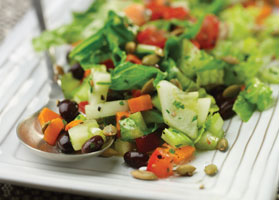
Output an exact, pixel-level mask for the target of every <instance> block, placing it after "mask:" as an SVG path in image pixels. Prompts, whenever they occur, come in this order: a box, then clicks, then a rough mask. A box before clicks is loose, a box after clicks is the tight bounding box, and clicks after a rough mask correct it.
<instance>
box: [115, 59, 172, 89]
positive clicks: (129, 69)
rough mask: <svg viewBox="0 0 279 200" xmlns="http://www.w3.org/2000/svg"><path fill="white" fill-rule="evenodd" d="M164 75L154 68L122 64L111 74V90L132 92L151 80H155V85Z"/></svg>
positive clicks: (128, 63)
mask: <svg viewBox="0 0 279 200" xmlns="http://www.w3.org/2000/svg"><path fill="white" fill-rule="evenodd" d="M165 77H166V74H165V73H163V72H162V71H160V70H159V69H157V68H155V67H150V66H145V65H138V64H133V63H130V62H126V63H122V64H120V65H119V66H117V67H116V68H115V69H114V70H113V71H112V73H111V87H110V89H112V90H132V89H140V88H142V86H143V85H144V84H145V83H146V82H147V81H148V80H150V79H151V78H155V81H154V82H155V83H156V82H159V81H160V80H163V79H164V78H165Z"/></svg>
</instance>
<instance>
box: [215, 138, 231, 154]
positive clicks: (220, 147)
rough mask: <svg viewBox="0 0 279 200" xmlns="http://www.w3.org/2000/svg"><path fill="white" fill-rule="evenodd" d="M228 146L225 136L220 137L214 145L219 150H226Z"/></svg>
mask: <svg viewBox="0 0 279 200" xmlns="http://www.w3.org/2000/svg"><path fill="white" fill-rule="evenodd" d="M228 147H229V143H228V140H227V139H226V138H222V139H220V140H219V142H218V144H217V146H216V148H217V149H218V150H219V151H223V152H225V151H227V149H228Z"/></svg>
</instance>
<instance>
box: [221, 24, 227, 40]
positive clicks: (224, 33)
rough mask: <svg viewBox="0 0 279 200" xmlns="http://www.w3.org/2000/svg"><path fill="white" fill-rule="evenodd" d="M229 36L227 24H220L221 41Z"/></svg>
mask: <svg viewBox="0 0 279 200" xmlns="http://www.w3.org/2000/svg"><path fill="white" fill-rule="evenodd" d="M228 36H229V25H228V24H227V23H224V22H222V23H220V33H219V39H220V40H225V39H227V38H228Z"/></svg>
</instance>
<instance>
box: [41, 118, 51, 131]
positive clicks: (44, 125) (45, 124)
mask: <svg viewBox="0 0 279 200" xmlns="http://www.w3.org/2000/svg"><path fill="white" fill-rule="evenodd" d="M50 123H51V122H50V121H48V122H46V123H44V124H43V126H42V132H43V134H44V133H45V131H46V129H47V127H48V126H49V125H50Z"/></svg>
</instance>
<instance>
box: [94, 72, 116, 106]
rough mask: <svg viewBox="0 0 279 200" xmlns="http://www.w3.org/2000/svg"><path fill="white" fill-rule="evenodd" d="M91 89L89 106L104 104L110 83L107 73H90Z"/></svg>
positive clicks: (109, 76)
mask: <svg viewBox="0 0 279 200" xmlns="http://www.w3.org/2000/svg"><path fill="white" fill-rule="evenodd" d="M92 80H93V88H92V92H91V94H90V98H89V102H90V104H97V103H102V102H105V101H106V99H107V95H108V90H109V86H110V83H111V75H110V73H108V72H100V71H94V72H92Z"/></svg>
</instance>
